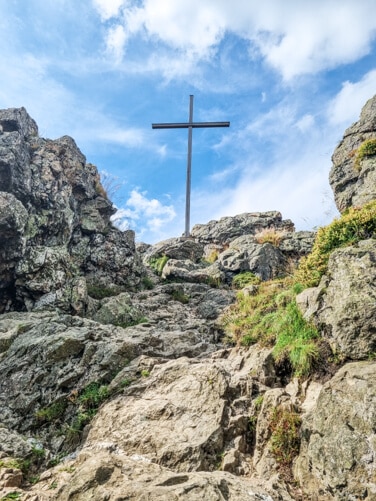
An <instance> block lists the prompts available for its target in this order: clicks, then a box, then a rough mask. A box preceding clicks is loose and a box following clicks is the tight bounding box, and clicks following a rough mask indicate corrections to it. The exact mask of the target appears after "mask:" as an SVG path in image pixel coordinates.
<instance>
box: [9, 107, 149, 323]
mask: <svg viewBox="0 0 376 501" xmlns="http://www.w3.org/2000/svg"><path fill="white" fill-rule="evenodd" d="M113 213H114V208H113V206H112V203H111V202H110V201H109V200H108V198H107V196H106V193H105V191H104V189H103V187H102V185H101V183H100V179H99V174H98V171H97V169H96V167H94V166H93V165H91V164H88V163H86V159H85V157H84V155H83V154H82V153H81V152H80V150H79V149H78V148H77V146H76V144H75V142H74V140H73V139H72V138H70V137H68V136H64V137H62V138H60V139H58V140H54V141H52V140H48V139H42V138H40V137H39V136H38V128H37V125H36V123H35V122H34V120H32V119H31V118H30V117H29V115H28V114H27V112H26V110H25V109H24V108H20V109H8V110H2V111H1V112H0V230H1V234H2V238H1V241H0V256H1V264H0V312H4V311H11V310H29V311H31V310H34V309H39V308H44V309H45V308H46V307H50V308H56V307H58V308H60V309H61V310H63V311H66V312H73V313H80V314H84V312H85V309H86V307H87V304H88V297H87V296H88V289H87V285H88V284H89V286H90V285H93V284H94V285H96V286H100V287H113V286H120V287H123V288H124V289H129V288H132V287H133V288H134V287H136V286H137V284H139V282H140V275H141V273H142V267H141V264H140V262H139V261H138V260H137V255H136V254H135V244H134V234H133V232H132V231H128V232H120V231H118V230H117V229H116V228H114V227H113V226H112V224H111V223H110V216H111V215H112V214H113ZM89 292H90V291H89Z"/></svg>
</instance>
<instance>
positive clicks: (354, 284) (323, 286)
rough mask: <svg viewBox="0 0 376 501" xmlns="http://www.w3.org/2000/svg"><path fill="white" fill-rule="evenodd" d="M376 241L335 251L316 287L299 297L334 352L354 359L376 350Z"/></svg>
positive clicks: (372, 240) (299, 301)
mask: <svg viewBox="0 0 376 501" xmlns="http://www.w3.org/2000/svg"><path fill="white" fill-rule="evenodd" d="M375 283H376V240H374V239H370V240H364V241H361V242H359V243H358V244H357V245H354V246H351V247H345V248H342V249H337V250H335V251H334V252H333V253H332V254H331V256H330V259H329V264H328V271H327V276H326V277H323V278H322V280H321V282H320V285H319V286H318V288H317V289H316V290H315V289H313V290H312V289H310V290H309V291H308V292H304V293H303V294H304V296H303V297H300V298H299V297H298V303H300V304H303V308H302V309H303V312H304V311H305V313H304V316H305V318H307V319H310V320H312V321H313V322H314V323H315V324H316V325H317V326H318V328H319V329H320V332H321V333H322V335H323V336H324V337H326V338H327V339H328V341H329V343H330V344H331V346H332V349H333V350H334V352H338V353H339V354H342V355H344V356H345V357H347V358H349V359H353V360H357V359H364V358H367V357H368V356H369V355H370V354H372V353H374V352H375V351H376V288H375Z"/></svg>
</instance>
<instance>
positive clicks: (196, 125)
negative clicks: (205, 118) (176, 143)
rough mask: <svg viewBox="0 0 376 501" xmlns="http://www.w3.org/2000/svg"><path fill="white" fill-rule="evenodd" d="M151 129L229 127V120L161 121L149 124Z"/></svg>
mask: <svg viewBox="0 0 376 501" xmlns="http://www.w3.org/2000/svg"><path fill="white" fill-rule="evenodd" d="M151 127H152V128H153V129H188V127H192V128H193V129H203V128H206V127H230V122H192V123H190V122H185V123H163V124H151Z"/></svg>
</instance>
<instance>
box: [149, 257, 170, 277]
mask: <svg viewBox="0 0 376 501" xmlns="http://www.w3.org/2000/svg"><path fill="white" fill-rule="evenodd" d="M169 259H170V258H169V257H168V256H165V255H164V256H160V257H152V258H151V259H150V260H149V266H150V268H151V269H152V270H153V271H154V272H155V273H156V274H157V275H159V276H161V275H162V271H163V268H164V267H165V265H166V263H167V261H168V260H169Z"/></svg>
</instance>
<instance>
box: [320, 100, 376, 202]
mask: <svg viewBox="0 0 376 501" xmlns="http://www.w3.org/2000/svg"><path fill="white" fill-rule="evenodd" d="M375 138H376V96H374V97H373V98H372V99H370V100H369V101H368V102H367V103H366V104H365V106H364V108H363V109H362V112H361V115H360V119H359V121H358V122H356V123H355V124H353V125H352V126H351V127H349V128H348V129H347V130H346V131H345V134H344V137H343V139H342V141H341V142H340V144H339V145H338V146H337V148H336V150H335V151H334V154H333V156H332V162H333V166H332V169H331V171H330V176H329V181H330V184H331V187H332V190H333V192H334V198H335V202H336V205H337V208H338V210H339V211H340V212H343V211H344V210H346V209H347V208H348V207H351V206H361V205H364V204H365V203H366V202H370V201H371V200H374V199H375V198H376V157H375V156H371V157H365V158H364V159H363V160H362V161H361V162H360V164H359V167H358V168H357V167H356V165H355V160H356V150H357V148H359V146H360V145H361V144H362V143H363V142H364V141H365V140H367V139H375Z"/></svg>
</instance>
